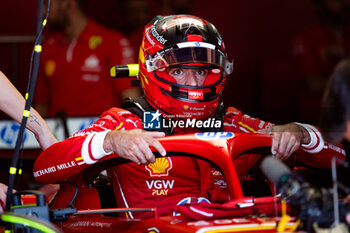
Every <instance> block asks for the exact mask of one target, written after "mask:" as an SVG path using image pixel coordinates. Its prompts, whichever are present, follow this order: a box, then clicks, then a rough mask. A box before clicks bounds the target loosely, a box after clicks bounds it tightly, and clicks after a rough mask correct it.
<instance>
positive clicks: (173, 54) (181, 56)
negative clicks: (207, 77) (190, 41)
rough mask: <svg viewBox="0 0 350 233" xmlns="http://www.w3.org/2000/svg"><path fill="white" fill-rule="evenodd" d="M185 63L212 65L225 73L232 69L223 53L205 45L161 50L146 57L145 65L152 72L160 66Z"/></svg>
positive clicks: (230, 71)
mask: <svg viewBox="0 0 350 233" xmlns="http://www.w3.org/2000/svg"><path fill="white" fill-rule="evenodd" d="M186 63H205V64H210V65H214V66H216V67H220V68H222V69H224V70H225V73H226V74H227V75H229V74H231V73H232V71H233V63H232V62H229V61H228V60H227V58H226V56H225V55H224V54H223V53H221V52H219V51H218V50H214V49H211V48H206V47H185V48H178V49H172V50H168V51H164V52H163V51H162V52H160V53H157V54H155V56H154V57H152V58H150V59H147V60H146V67H147V71H148V72H152V71H155V70H157V69H160V68H166V67H169V66H174V65H179V64H186Z"/></svg>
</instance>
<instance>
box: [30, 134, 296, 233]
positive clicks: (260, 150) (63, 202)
mask: <svg viewBox="0 0 350 233" xmlns="http://www.w3.org/2000/svg"><path fill="white" fill-rule="evenodd" d="M159 141H160V142H161V144H162V145H163V147H164V148H165V149H166V151H167V155H168V156H177V155H180V154H181V156H193V157H196V158H200V159H204V160H207V161H210V162H212V163H214V164H216V165H217V166H218V167H219V168H220V169H221V170H222V172H223V174H224V176H225V179H226V182H227V184H228V187H229V196H230V199H231V200H233V199H237V198H242V197H243V192H242V188H241V185H240V182H239V180H238V178H237V174H236V170H235V167H234V163H233V161H234V159H235V158H236V157H237V156H244V154H252V153H257V154H269V153H270V150H271V143H272V138H271V136H269V135H263V134H250V133H237V134H233V133H227V132H219V133H200V134H198V133H197V134H189V135H179V136H168V137H164V138H160V139H159ZM156 156H158V155H156ZM41 162H42V163H44V162H45V161H41V159H40V157H39V158H38V160H37V161H36V163H41ZM125 162H128V161H126V160H124V159H122V158H111V159H104V160H102V161H101V162H98V163H96V164H94V165H92V166H90V167H88V168H87V169H85V170H84V171H81V172H79V173H77V174H75V175H74V176H73V177H70V178H69V179H68V180H67V181H65V182H67V183H64V184H61V188H60V190H59V192H58V193H57V194H56V197H55V198H54V200H53V201H52V202H51V208H52V209H60V208H66V207H67V206H69V205H72V206H73V207H74V208H76V209H77V210H78V212H77V213H76V214H73V215H71V216H70V217H69V218H68V220H65V221H62V222H61V223H59V226H61V227H62V230H63V231H64V232H94V233H97V232H106V231H109V232H240V231H242V232H251V231H254V232H261V231H267V232H276V231H277V228H276V226H277V223H278V221H279V220H280V218H279V217H264V218H260V217H254V216H250V217H246V216H245V215H244V214H242V217H238V218H237V217H234V218H233V217H230V216H228V217H227V218H225V219H212V220H196V221H193V220H192V221H191V220H189V219H186V218H185V217H184V216H168V217H158V216H157V211H156V208H154V209H147V210H146V211H154V214H155V217H154V218H150V219H145V220H141V219H132V220H131V219H125V218H120V217H110V216H105V215H103V213H106V212H113V211H115V212H117V211H122V212H123V211H125V209H120V208H115V209H101V203H100V196H99V194H98V191H97V188H96V187H95V185H94V184H93V180H94V178H96V176H98V174H99V173H100V171H102V170H104V169H106V168H108V167H111V166H117V165H120V164H123V163H125ZM73 184H74V185H73ZM75 195H76V196H75ZM74 196H75V197H74ZM127 211H130V209H127ZM135 211H137V210H135ZM235 216H237V215H235ZM294 220H295V219H292V220H289V221H287V222H288V223H287V224H286V225H285V227H286V228H284V231H288V230H294V229H293V228H294V226H295V221H294Z"/></svg>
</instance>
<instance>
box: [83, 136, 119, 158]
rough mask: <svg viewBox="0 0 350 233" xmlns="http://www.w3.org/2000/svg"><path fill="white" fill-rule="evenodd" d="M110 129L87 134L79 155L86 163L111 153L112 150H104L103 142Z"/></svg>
mask: <svg viewBox="0 0 350 233" xmlns="http://www.w3.org/2000/svg"><path fill="white" fill-rule="evenodd" d="M109 132H110V130H106V131H102V132H98V133H92V134H89V135H88V136H87V137H86V139H85V141H84V143H83V146H82V148H81V155H82V157H83V159H84V161H85V162H86V163H87V164H93V163H96V162H97V161H98V160H99V159H101V158H103V157H104V156H106V155H109V154H112V153H113V151H105V148H104V142H105V137H106V135H107V134H108V133H109Z"/></svg>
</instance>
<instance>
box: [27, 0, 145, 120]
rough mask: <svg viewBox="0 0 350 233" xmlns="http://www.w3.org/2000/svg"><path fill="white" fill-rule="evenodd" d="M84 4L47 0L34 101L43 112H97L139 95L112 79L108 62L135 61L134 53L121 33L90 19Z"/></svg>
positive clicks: (52, 114)
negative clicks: (46, 31) (48, 10)
mask: <svg viewBox="0 0 350 233" xmlns="http://www.w3.org/2000/svg"><path fill="white" fill-rule="evenodd" d="M86 4H87V1H86V0H51V1H50V14H49V16H48V21H47V23H48V28H49V29H50V33H49V36H48V37H47V38H46V40H45V42H44V43H43V51H42V55H41V64H40V70H39V76H38V85H37V91H36V94H35V99H34V102H35V108H36V109H37V110H38V111H39V112H40V114H41V115H42V116H45V117H56V116H57V115H59V114H65V115H66V116H68V117H69V116H98V115H99V114H100V113H101V112H102V111H104V110H105V109H107V108H110V107H113V106H120V104H121V103H122V101H123V99H124V98H126V97H137V96H139V94H140V93H139V89H138V88H131V85H130V81H129V80H125V79H124V80H123V79H122V80H121V79H119V80H115V79H111V78H110V76H109V69H110V67H111V66H112V65H116V64H129V63H133V62H135V58H134V56H133V51H132V49H131V48H130V46H129V42H128V40H127V39H126V38H124V36H122V35H121V34H119V33H118V32H116V31H112V30H110V29H107V28H105V27H103V26H102V25H99V24H97V23H96V22H94V21H93V20H90V19H88V18H87V16H86V15H85V13H84V9H85V7H86ZM44 9H46V7H44Z"/></svg>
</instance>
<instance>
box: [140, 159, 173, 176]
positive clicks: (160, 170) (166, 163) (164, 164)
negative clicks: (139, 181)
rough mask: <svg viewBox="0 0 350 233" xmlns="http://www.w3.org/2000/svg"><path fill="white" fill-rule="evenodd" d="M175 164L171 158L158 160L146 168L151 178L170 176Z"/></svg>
mask: <svg viewBox="0 0 350 233" xmlns="http://www.w3.org/2000/svg"><path fill="white" fill-rule="evenodd" d="M172 167H173V163H172V161H171V159H170V158H169V157H163V158H156V161H155V162H154V163H150V164H148V165H146V166H145V168H146V169H147V170H148V171H149V173H150V176H168V175H169V171H170V170H171V168H172Z"/></svg>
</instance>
